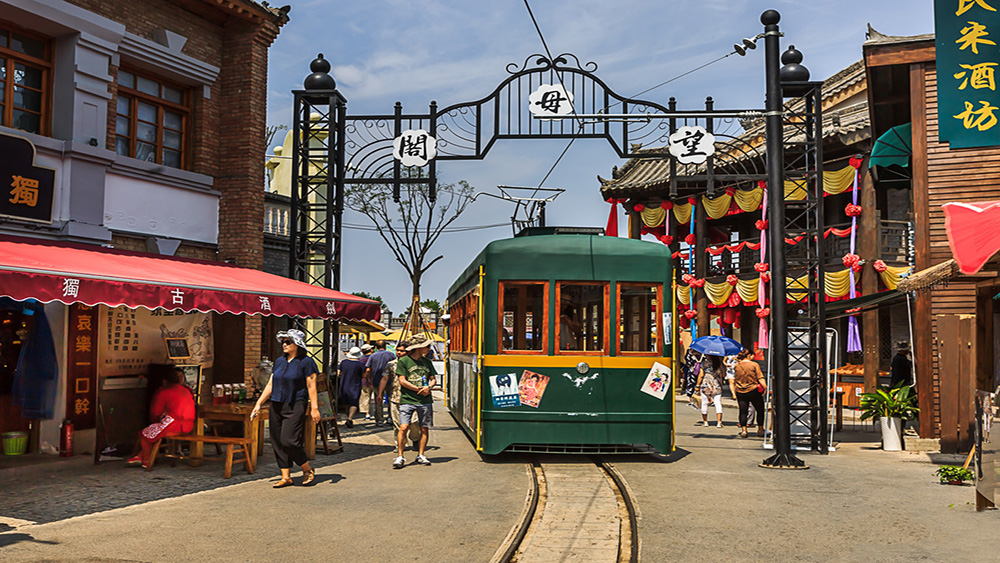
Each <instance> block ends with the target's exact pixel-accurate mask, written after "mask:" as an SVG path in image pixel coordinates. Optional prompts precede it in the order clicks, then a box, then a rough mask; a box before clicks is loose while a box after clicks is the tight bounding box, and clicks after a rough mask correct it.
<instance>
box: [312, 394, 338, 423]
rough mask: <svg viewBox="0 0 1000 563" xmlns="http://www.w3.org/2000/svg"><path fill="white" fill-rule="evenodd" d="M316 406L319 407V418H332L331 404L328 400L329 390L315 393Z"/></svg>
mask: <svg viewBox="0 0 1000 563" xmlns="http://www.w3.org/2000/svg"><path fill="white" fill-rule="evenodd" d="M316 408H317V409H319V416H320V418H323V419H327V418H333V417H334V414H333V404H332V403H331V402H330V392H329V391H319V392H317V393H316Z"/></svg>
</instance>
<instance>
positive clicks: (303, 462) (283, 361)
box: [250, 329, 320, 489]
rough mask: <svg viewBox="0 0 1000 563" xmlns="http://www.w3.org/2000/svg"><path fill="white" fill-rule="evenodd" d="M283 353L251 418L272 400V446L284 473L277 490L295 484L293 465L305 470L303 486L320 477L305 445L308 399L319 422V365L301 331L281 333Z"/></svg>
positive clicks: (293, 330)
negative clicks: (309, 352)
mask: <svg viewBox="0 0 1000 563" xmlns="http://www.w3.org/2000/svg"><path fill="white" fill-rule="evenodd" d="M278 341H279V342H281V350H282V352H284V354H283V355H282V356H280V357H279V358H278V359H277V360H275V361H274V369H273V370H272V371H271V378H270V379H269V380H268V382H267V385H265V386H264V391H263V392H262V393H261V394H260V398H259V399H257V404H256V405H254V407H253V411H252V412H251V414H250V417H251V418H256V417H257V413H258V412H260V406H261V405H262V404H263V403H264V401H266V400H268V399H271V418H270V430H271V445H272V446H273V447H274V458H275V460H276V461H277V462H278V469H280V470H281V479H279V480H278V482H277V483H275V484H274V485H272V486H273V487H274V488H275V489H280V488H282V487H287V486H289V485H291V484H292V478H291V472H292V463H296V464H298V465H300V466H301V467H302V484H303V485H310V484H312V482H313V480H314V479H315V478H316V470H315V469H313V468H312V467H310V466H309V457H308V456H306V451H305V448H304V447H303V442H302V431H303V429H304V427H305V422H306V399H307V398H308V399H309V405H311V409H312V412H311V413H309V414H310V415H311V416H312V419H313V422H317V423H318V422H319V419H320V415H319V407H318V406H317V405H318V403H317V402H316V374H317V373H318V372H319V369H317V367H316V362H314V361H313V359H312V358H310V357H309V356H308V355H306V335H305V333H303V332H302V331H301V330H295V329H291V330H286V331H282V332H279V333H278Z"/></svg>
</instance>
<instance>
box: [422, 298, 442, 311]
mask: <svg viewBox="0 0 1000 563" xmlns="http://www.w3.org/2000/svg"><path fill="white" fill-rule="evenodd" d="M420 306H421V307H423V308H425V309H430V310H431V311H434V312H437V311H440V310H441V303H440V302H439V301H438V300H437V299H424V300H423V301H421V302H420Z"/></svg>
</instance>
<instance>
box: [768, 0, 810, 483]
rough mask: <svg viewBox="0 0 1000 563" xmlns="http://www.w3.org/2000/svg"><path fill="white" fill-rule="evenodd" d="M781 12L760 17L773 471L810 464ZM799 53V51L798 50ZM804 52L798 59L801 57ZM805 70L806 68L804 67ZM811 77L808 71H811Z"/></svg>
mask: <svg viewBox="0 0 1000 563" xmlns="http://www.w3.org/2000/svg"><path fill="white" fill-rule="evenodd" d="M780 20H781V15H780V14H779V13H778V12H777V11H776V10H767V11H766V12H764V13H763V14H761V16H760V23H762V24H764V69H765V77H766V87H767V99H766V100H765V106H764V108H765V110H766V112H765V135H766V137H767V187H768V190H767V205H768V223H769V224H770V227H769V228H768V230H767V234H768V240H767V246H768V250H769V251H770V253H771V260H770V262H771V369H772V373H773V374H774V380H773V381H774V385H773V397H774V455H772V456H771V457H769V458H767V459H765V460H764V461H763V462H762V463H761V464H760V466H761V467H766V468H774V469H802V468H805V467H807V466H806V464H805V463H804V462H803V461H802V460H801V459H799V458H797V457H795V455H794V454H792V440H791V428H790V423H789V412H788V406H789V405H788V308H787V307H786V306H785V303H786V298H785V190H784V185H785V181H784V131H783V126H782V93H781V78H782V75H783V74H784V73H783V72H782V71H781V70H782V69H779V67H778V53H779V50H780V48H781V46H780V42H779V38H780V37H781V33H780V32H779V31H778V22H779V21H780ZM796 52H797V51H796ZM801 60H802V58H801V54H800V55H799V61H801ZM801 68H802V69H803V70H805V67H801ZM806 76H808V71H806Z"/></svg>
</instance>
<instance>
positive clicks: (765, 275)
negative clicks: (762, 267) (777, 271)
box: [760, 272, 771, 283]
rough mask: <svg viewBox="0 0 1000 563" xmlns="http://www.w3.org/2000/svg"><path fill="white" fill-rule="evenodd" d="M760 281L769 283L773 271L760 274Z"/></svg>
mask: <svg viewBox="0 0 1000 563" xmlns="http://www.w3.org/2000/svg"><path fill="white" fill-rule="evenodd" d="M760 281H762V282H764V283H767V282H769V281H771V272H764V273H762V274H761V275H760Z"/></svg>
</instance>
